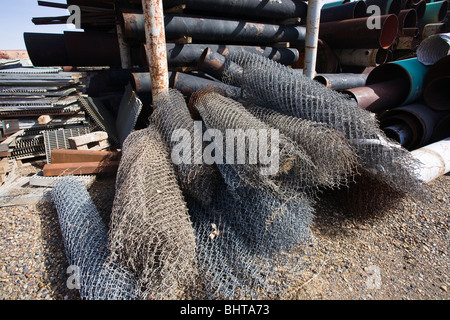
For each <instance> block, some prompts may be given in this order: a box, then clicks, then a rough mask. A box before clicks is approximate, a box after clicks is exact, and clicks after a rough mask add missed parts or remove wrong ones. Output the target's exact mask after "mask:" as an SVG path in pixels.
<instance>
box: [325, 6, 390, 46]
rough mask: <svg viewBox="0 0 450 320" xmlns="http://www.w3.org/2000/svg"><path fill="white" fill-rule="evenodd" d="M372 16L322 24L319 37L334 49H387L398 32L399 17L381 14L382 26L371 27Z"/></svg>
mask: <svg viewBox="0 0 450 320" xmlns="http://www.w3.org/2000/svg"><path fill="white" fill-rule="evenodd" d="M369 19H371V17H365V18H358V19H349V20H342V21H334V22H325V23H321V24H320V30H319V37H320V39H322V40H324V41H325V42H326V43H328V44H329V45H330V46H331V47H332V48H333V49H377V48H383V49H387V48H389V47H390V46H391V44H392V43H393V42H394V40H395V38H396V36H397V32H398V18H397V16H396V15H394V14H389V15H383V16H380V17H379V19H380V25H381V28H373V29H369V27H368V25H369V24H368V20H369Z"/></svg>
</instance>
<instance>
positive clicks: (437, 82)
mask: <svg viewBox="0 0 450 320" xmlns="http://www.w3.org/2000/svg"><path fill="white" fill-rule="evenodd" d="M423 98H424V100H425V102H426V103H427V105H428V106H430V108H433V109H434V110H450V76H447V77H441V78H437V79H434V80H433V81H431V82H430V83H429V84H428V86H427V87H426V88H425V90H424V92H423Z"/></svg>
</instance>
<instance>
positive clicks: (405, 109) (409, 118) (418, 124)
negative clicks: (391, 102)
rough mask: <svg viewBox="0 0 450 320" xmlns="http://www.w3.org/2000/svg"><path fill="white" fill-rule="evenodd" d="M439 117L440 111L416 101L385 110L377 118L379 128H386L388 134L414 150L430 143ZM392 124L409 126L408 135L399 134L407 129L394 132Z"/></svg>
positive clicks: (440, 115)
mask: <svg viewBox="0 0 450 320" xmlns="http://www.w3.org/2000/svg"><path fill="white" fill-rule="evenodd" d="M441 117H442V113H440V112H436V111H434V110H433V109H430V108H429V107H428V106H427V105H425V104H422V103H416V104H410V105H405V106H401V107H398V108H392V109H390V110H387V111H385V112H383V113H382V114H380V115H379V116H378V120H379V122H380V128H382V129H383V130H385V129H386V130H385V131H386V134H387V135H388V136H390V137H391V138H394V139H396V140H397V141H398V142H400V143H401V142H403V143H402V146H403V147H404V148H406V149H408V150H414V149H417V148H420V147H422V146H424V145H426V144H427V143H430V141H431V138H432V135H433V131H434V127H435V126H436V124H437V123H438V121H439V119H440V118H441ZM393 126H394V127H395V126H400V127H401V126H403V127H407V128H409V133H410V135H409V136H402V135H401V134H402V133H407V132H408V131H407V130H404V131H399V132H394V131H393V130H392V127H393ZM396 134H398V139H397V136H396Z"/></svg>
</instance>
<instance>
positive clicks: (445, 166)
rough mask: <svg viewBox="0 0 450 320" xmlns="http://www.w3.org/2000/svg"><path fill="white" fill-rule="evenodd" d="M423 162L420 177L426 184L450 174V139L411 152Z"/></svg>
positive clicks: (419, 172)
mask: <svg viewBox="0 0 450 320" xmlns="http://www.w3.org/2000/svg"><path fill="white" fill-rule="evenodd" d="M411 154H412V156H413V157H414V158H415V159H417V160H420V161H421V162H422V166H421V168H420V170H419V171H418V177H419V179H420V180H422V181H423V182H424V183H428V182H431V181H433V180H435V179H436V178H438V177H440V176H442V175H444V174H446V173H447V172H450V137H449V138H447V139H444V140H441V141H439V142H435V143H433V144H430V145H428V146H425V147H423V148H420V149H417V150H414V151H412V152H411Z"/></svg>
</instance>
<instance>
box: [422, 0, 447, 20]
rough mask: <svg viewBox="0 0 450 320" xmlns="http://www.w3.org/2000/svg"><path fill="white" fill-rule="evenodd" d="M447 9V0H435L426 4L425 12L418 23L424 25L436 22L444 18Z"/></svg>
mask: <svg viewBox="0 0 450 320" xmlns="http://www.w3.org/2000/svg"><path fill="white" fill-rule="evenodd" d="M447 10H448V2H447V0H445V1H435V2H430V3H427V4H426V9H425V14H424V16H423V18H422V19H421V20H420V25H421V26H424V25H426V24H428V23H437V22H441V21H442V20H444V19H445V17H446V15H447Z"/></svg>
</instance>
